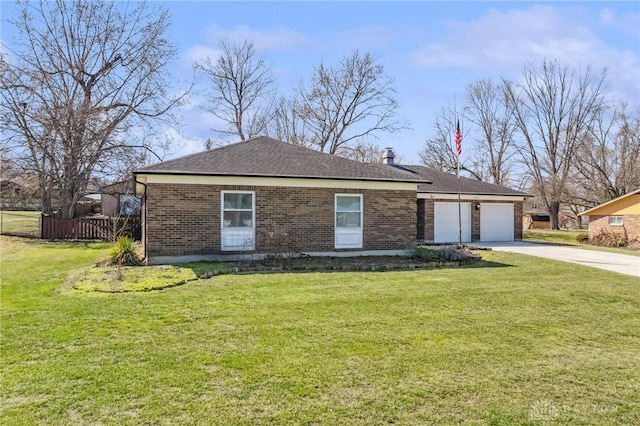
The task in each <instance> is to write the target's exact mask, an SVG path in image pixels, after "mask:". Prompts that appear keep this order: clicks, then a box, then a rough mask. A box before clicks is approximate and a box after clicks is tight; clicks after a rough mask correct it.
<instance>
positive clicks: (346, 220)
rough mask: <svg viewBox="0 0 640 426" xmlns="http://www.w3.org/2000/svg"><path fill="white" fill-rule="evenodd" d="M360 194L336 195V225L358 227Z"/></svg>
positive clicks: (360, 211) (359, 223) (359, 221)
mask: <svg viewBox="0 0 640 426" xmlns="http://www.w3.org/2000/svg"><path fill="white" fill-rule="evenodd" d="M361 201H362V196H361V195H336V227H338V228H360V225H361V222H362V221H361V219H362V218H361V216H362V209H361V204H362V203H361Z"/></svg>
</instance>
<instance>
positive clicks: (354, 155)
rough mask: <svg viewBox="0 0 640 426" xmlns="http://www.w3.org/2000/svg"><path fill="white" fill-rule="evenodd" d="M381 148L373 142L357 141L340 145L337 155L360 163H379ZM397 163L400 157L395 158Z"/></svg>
mask: <svg viewBox="0 0 640 426" xmlns="http://www.w3.org/2000/svg"><path fill="white" fill-rule="evenodd" d="M382 153H383V150H382V149H380V147H379V146H378V145H376V144H374V143H366V142H358V143H357V144H355V145H353V146H342V147H341V148H340V150H339V151H338V153H337V155H339V156H341V157H344V158H349V159H351V160H355V161H359V162H361V163H379V162H380V161H381V160H382ZM397 161H398V163H399V162H400V159H399V158H398V159H397Z"/></svg>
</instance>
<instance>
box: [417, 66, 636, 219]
mask: <svg viewBox="0 0 640 426" xmlns="http://www.w3.org/2000/svg"><path fill="white" fill-rule="evenodd" d="M606 85H607V79H606V71H605V70H603V71H602V72H601V73H598V74H594V73H593V72H592V70H591V69H590V68H588V67H587V68H585V69H577V68H571V67H568V66H565V65H563V64H561V63H560V62H559V61H553V60H544V61H542V62H541V63H540V64H528V65H526V66H525V67H524V68H523V70H522V74H521V76H520V79H518V80H517V81H510V80H507V79H502V80H500V81H499V82H495V81H493V80H490V79H480V80H477V81H475V82H473V83H470V84H469V85H468V86H467V90H466V92H467V95H466V99H465V102H464V103H463V105H461V106H460V107H459V108H458V106H457V105H449V106H447V107H444V108H442V109H441V111H440V113H439V115H438V116H437V117H436V118H435V120H434V125H433V133H432V135H431V136H430V137H428V138H427V140H426V142H425V144H424V146H423V149H422V151H421V159H422V161H423V163H424V164H425V165H427V166H429V167H432V168H435V169H438V170H443V171H448V172H452V171H454V170H456V168H457V160H458V158H457V156H456V154H455V152H454V148H453V145H452V143H451V139H452V136H453V133H454V129H455V123H456V120H458V119H461V120H462V121H463V123H465V126H464V133H465V138H464V145H465V147H464V149H463V155H462V156H461V158H460V165H459V167H460V170H461V171H462V172H463V173H464V174H465V175H466V176H469V177H471V178H473V179H478V180H485V181H488V182H491V183H495V184H498V185H510V186H519V187H520V188H521V189H525V190H529V191H533V192H535V193H536V195H537V196H539V197H540V199H541V200H542V202H543V203H544V206H545V208H546V210H547V211H548V213H549V216H550V220H551V226H552V228H553V229H558V227H559V211H560V207H561V205H563V204H564V205H569V206H572V207H574V208H577V210H582V209H584V208H587V207H591V206H594V205H597V204H599V203H602V202H604V201H607V200H610V199H612V198H615V197H618V196H620V195H623V194H625V193H627V192H630V191H632V190H634V189H637V188H640V106H635V109H631V108H630V107H629V106H628V105H627V104H625V103H623V102H619V101H616V100H615V99H610V98H608V97H607V96H606Z"/></svg>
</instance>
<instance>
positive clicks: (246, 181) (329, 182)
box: [136, 174, 418, 193]
mask: <svg viewBox="0 0 640 426" xmlns="http://www.w3.org/2000/svg"><path fill="white" fill-rule="evenodd" d="M136 179H137V181H138V182H139V183H138V184H137V185H136V186H137V187H136V192H137V193H142V192H143V185H142V184H155V183H164V184H178V185H236V186H270V187H273V186H282V187H294V188H336V189H381V190H385V189H386V190H401V191H417V190H418V183H412V182H389V181H373V180H357V179H353V180H347V179H345V180H342V179H321V178H318V179H312V178H287V177H254V176H201V175H172V174H157V175H156V174H149V175H145V174H139V175H136Z"/></svg>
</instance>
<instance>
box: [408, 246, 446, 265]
mask: <svg viewBox="0 0 640 426" xmlns="http://www.w3.org/2000/svg"><path fill="white" fill-rule="evenodd" d="M407 257H408V258H409V259H411V260H415V261H419V262H437V261H439V260H440V252H439V251H438V250H433V249H430V248H427V247H415V248H412V249H411V250H410V251H409V253H408V254H407Z"/></svg>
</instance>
